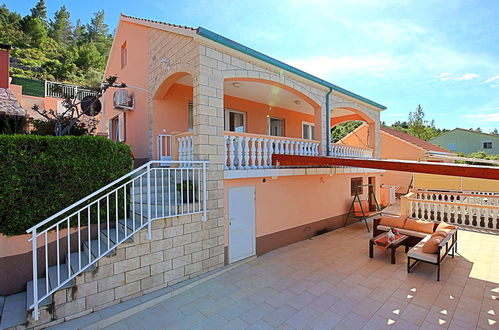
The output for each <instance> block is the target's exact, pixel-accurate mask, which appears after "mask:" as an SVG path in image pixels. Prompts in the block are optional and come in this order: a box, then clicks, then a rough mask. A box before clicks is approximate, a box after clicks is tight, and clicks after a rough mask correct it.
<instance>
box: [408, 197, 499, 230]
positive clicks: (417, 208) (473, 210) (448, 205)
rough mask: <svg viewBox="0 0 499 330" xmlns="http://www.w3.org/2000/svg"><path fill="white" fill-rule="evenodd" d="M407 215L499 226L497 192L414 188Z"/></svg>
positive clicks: (458, 222) (457, 223)
mask: <svg viewBox="0 0 499 330" xmlns="http://www.w3.org/2000/svg"><path fill="white" fill-rule="evenodd" d="M412 193H413V194H412V196H410V197H408V198H407V203H408V205H407V209H408V211H409V213H408V216H409V217H411V218H415V219H420V220H428V221H437V222H439V221H445V222H447V223H451V224H455V225H459V226H467V227H474V228H480V229H485V230H495V231H497V230H499V196H498V195H478V194H466V193H449V192H432V191H421V190H415V191H413V192H412Z"/></svg>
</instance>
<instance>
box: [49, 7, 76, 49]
mask: <svg viewBox="0 0 499 330" xmlns="http://www.w3.org/2000/svg"><path fill="white" fill-rule="evenodd" d="M69 17H70V14H69V12H68V10H67V9H66V6H62V7H61V8H60V9H59V10H58V11H56V12H55V14H54V20H53V21H51V22H50V28H49V36H50V37H51V38H52V39H54V40H55V41H56V42H57V43H58V44H60V45H64V46H66V45H68V44H70V43H71V39H72V33H73V32H72V26H71V21H70V19H69Z"/></svg>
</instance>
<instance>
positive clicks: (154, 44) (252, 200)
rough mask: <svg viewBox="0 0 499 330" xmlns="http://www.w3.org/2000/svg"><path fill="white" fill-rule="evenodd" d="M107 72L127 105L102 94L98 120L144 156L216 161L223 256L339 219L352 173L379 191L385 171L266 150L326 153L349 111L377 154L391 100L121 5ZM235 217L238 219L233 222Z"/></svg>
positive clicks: (297, 236)
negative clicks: (275, 160)
mask: <svg viewBox="0 0 499 330" xmlns="http://www.w3.org/2000/svg"><path fill="white" fill-rule="evenodd" d="M105 75H106V76H107V75H117V76H118V77H119V81H120V82H125V83H126V84H127V85H128V86H129V88H127V92H128V93H127V95H126V97H127V98H128V100H127V101H126V103H127V105H126V106H124V107H115V104H116V98H118V97H119V95H113V92H112V91H111V92H109V93H107V94H106V96H105V101H104V104H105V107H104V113H103V116H104V118H103V125H104V126H105V127H104V126H103V129H104V131H105V132H106V133H108V134H109V136H110V138H113V139H115V140H118V141H124V142H125V143H127V144H129V145H130V146H131V147H132V151H133V153H134V156H135V157H136V159H137V160H138V161H139V162H145V161H147V160H151V159H180V160H192V159H194V160H209V161H210V166H209V168H210V171H211V175H210V176H209V180H210V182H209V184H208V189H209V193H208V198H209V205H210V212H211V214H213V215H214V216H215V217H217V218H218V219H219V223H220V224H224V228H225V230H224V231H225V234H224V236H223V238H224V242H225V244H224V245H225V253H224V255H225V257H224V259H225V262H226V263H228V262H233V261H237V260H239V259H241V258H243V257H247V256H249V255H254V254H261V253H264V252H267V251H270V250H272V249H275V248H277V247H279V246H282V245H285V244H289V243H291V242H294V241H297V240H301V239H304V238H306V237H310V236H312V235H314V234H315V233H316V232H317V231H318V230H321V229H324V228H326V227H328V228H335V227H338V226H340V225H342V224H343V220H344V217H345V214H346V213H347V212H348V208H349V206H350V203H351V201H352V195H351V180H352V178H362V180H363V181H362V182H363V183H364V184H367V183H368V182H369V183H374V185H375V187H376V189H375V190H376V192H377V193H379V182H380V173H381V172H382V171H379V170H366V169H358V168H331V169H325V168H321V169H318V168H308V169H304V168H300V169H293V168H274V167H273V166H272V165H271V154H272V152H274V153H291V154H293V153H296V154H303V155H327V154H328V153H329V154H331V150H333V149H334V146H331V145H329V144H328V142H327V141H328V140H329V135H328V131H329V129H330V127H331V125H335V124H337V123H341V122H344V121H348V120H352V118H353V119H360V120H364V121H366V123H367V124H368V129H369V131H370V132H371V134H370V140H369V141H368V148H357V149H356V150H357V151H358V152H360V153H361V154H362V155H364V156H365V155H367V156H371V155H373V152H374V156H376V155H379V128H380V125H379V122H380V121H379V119H380V112H381V111H382V110H384V109H385V107H384V106H381V105H379V104H377V103H375V102H373V101H370V100H368V99H366V98H364V97H361V96H359V95H356V94H354V93H351V92H349V91H346V90H344V89H342V88H340V87H338V86H335V85H333V84H331V83H328V82H326V81H324V80H321V79H319V78H317V77H314V76H312V75H310V74H308V73H305V72H303V71H300V70H298V69H296V68H293V67H291V66H289V65H287V64H284V63H282V62H280V61H278V60H276V59H273V58H270V57H268V56H266V55H264V54H262V53H259V52H257V51H255V50H252V49H250V48H247V47H245V46H243V45H241V44H239V43H236V42H234V41H232V40H229V39H226V38H224V37H222V36H220V35H218V34H215V33H213V32H211V31H209V30H206V29H204V28H201V27H200V28H197V29H194V28H190V27H184V26H177V25H172V24H167V23H163V22H156V21H151V20H146V19H139V18H134V17H130V16H125V15H121V16H120V21H119V25H118V28H117V30H116V35H115V39H114V42H113V46H112V49H111V53H110V56H109V61H108V64H107V68H106V72H105ZM116 93H122V92H118V91H117V92H116ZM113 98H114V99H115V100H114V104H113ZM132 108H133V109H132ZM329 117H330V118H331V119H330V122H329V121H328V118H329ZM243 149H244V150H246V152H245V151H243ZM351 149H352V150H353V148H351ZM238 150H239V151H240V152H238ZM334 150H335V152H336V153H338V155H339V153H341V152H342V151H341V150H336V149H334ZM343 152H344V151H343ZM366 152H367V153H366ZM356 182H358V181H356ZM243 205H246V206H247V208H246V207H242V206H243ZM248 210H251V212H248ZM240 218H243V220H240ZM237 221H239V222H241V223H243V226H244V230H243V231H240V230H239V229H237V228H236V229H235V230H232V229H231V228H232V226H231V225H233V226H235V227H237V226H236V225H235V224H234V223H235V222H237ZM238 235H242V236H240V237H239V236H238ZM243 240H247V241H245V242H246V243H244V244H247V246H246V247H238V248H237V249H238V251H236V250H232V248H231V241H243ZM239 249H240V251H239ZM244 251H246V252H244Z"/></svg>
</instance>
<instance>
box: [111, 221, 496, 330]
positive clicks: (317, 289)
mask: <svg viewBox="0 0 499 330" xmlns="http://www.w3.org/2000/svg"><path fill="white" fill-rule="evenodd" d="M369 238H370V234H369V233H367V232H366V230H365V227H364V225H363V224H360V223H356V224H354V225H351V226H349V227H347V228H342V229H338V230H335V231H333V232H330V233H327V234H324V235H321V236H318V237H316V238H314V239H310V240H305V241H302V242H299V243H296V244H293V245H289V246H286V247H283V248H280V249H278V250H275V251H272V252H270V253H268V254H266V255H264V256H262V257H259V258H256V259H254V260H251V261H249V262H247V263H245V264H243V265H241V266H239V267H236V268H234V269H232V270H230V271H228V272H226V273H224V274H222V275H220V276H218V277H216V278H213V279H211V280H209V281H207V282H205V283H202V284H200V285H198V286H196V287H194V288H192V289H190V290H189V291H186V292H184V293H182V294H180V295H178V296H175V297H172V298H170V299H168V300H166V301H164V302H163V303H161V304H159V305H156V306H155V307H151V308H149V309H146V310H144V311H141V312H139V313H138V314H135V315H134V316H131V317H129V318H127V319H125V320H123V321H120V322H119V323H116V324H114V325H113V326H112V327H111V328H115V329H126V328H129V329H156V328H166V327H169V328H191V327H195V328H199V329H201V328H229V329H244V328H252V329H270V328H276V327H280V328H283V329H284V328H290V329H293V328H296V329H301V328H308V329H331V328H337V329H338V328H341V329H361V328H364V329H385V328H389V327H392V328H395V329H418V328H419V329H437V328H449V329H476V328H480V329H497V328H498V327H499V322H498V321H499V317H498V314H499V300H497V298H496V297H497V296H499V258H497V256H498V255H499V236H497V235H490V234H482V233H476V232H470V231H465V230H462V231H460V233H459V237H458V245H459V247H458V248H459V255H457V256H456V258H455V259H452V258H448V259H446V260H445V261H444V263H443V266H442V279H441V281H440V282H437V281H436V274H435V267H433V266H431V265H428V264H421V265H419V266H417V267H415V268H414V270H413V273H411V274H407V271H406V256H405V253H404V251H403V248H400V249H399V250H398V251H397V264H396V265H391V264H390V261H389V256H388V253H385V252H381V251H378V250H376V251H375V257H374V259H369V258H368V239H369Z"/></svg>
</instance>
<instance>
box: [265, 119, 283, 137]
mask: <svg viewBox="0 0 499 330" xmlns="http://www.w3.org/2000/svg"><path fill="white" fill-rule="evenodd" d="M268 118H269V120H268V125H269V135H272V136H284V119H280V118H272V117H268Z"/></svg>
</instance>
